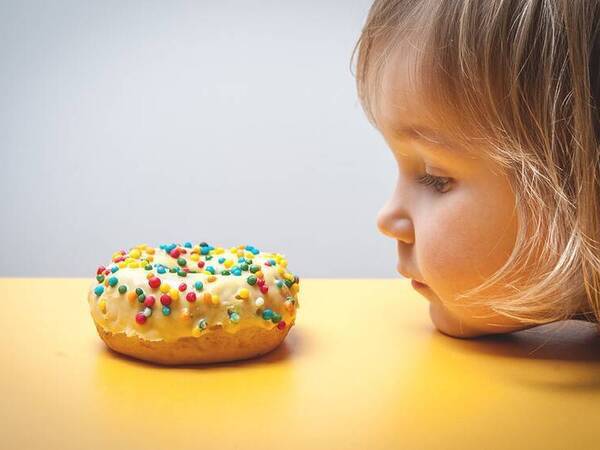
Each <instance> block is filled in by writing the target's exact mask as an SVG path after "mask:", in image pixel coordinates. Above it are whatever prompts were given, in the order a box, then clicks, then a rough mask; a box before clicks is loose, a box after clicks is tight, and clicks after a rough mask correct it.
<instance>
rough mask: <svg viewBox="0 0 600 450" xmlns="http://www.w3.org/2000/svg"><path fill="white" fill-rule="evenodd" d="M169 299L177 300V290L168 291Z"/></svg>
mask: <svg viewBox="0 0 600 450" xmlns="http://www.w3.org/2000/svg"><path fill="white" fill-rule="evenodd" d="M169 297H171V298H172V299H173V300H179V291H178V290H177V289H171V290H170V291H169Z"/></svg>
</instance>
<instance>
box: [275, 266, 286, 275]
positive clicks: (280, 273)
mask: <svg viewBox="0 0 600 450" xmlns="http://www.w3.org/2000/svg"><path fill="white" fill-rule="evenodd" d="M284 272H285V270H284V269H283V267H278V268H277V273H278V274H279V275H283V273H284Z"/></svg>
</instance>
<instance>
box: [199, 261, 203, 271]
mask: <svg viewBox="0 0 600 450" xmlns="http://www.w3.org/2000/svg"><path fill="white" fill-rule="evenodd" d="M198 267H199V268H200V269H202V268H203V267H204V261H198Z"/></svg>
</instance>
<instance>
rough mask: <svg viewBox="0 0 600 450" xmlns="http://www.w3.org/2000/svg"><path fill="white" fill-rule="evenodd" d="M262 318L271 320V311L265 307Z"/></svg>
mask: <svg viewBox="0 0 600 450" xmlns="http://www.w3.org/2000/svg"><path fill="white" fill-rule="evenodd" d="M262 318H263V319H265V320H271V319H272V318H273V311H271V310H270V309H265V310H264V311H263V313H262Z"/></svg>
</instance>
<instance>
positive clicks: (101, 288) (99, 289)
mask: <svg viewBox="0 0 600 450" xmlns="http://www.w3.org/2000/svg"><path fill="white" fill-rule="evenodd" d="M103 292H104V286H102V285H100V286H96V289H94V294H96V296H97V297H100V296H101V295H102V293H103Z"/></svg>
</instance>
